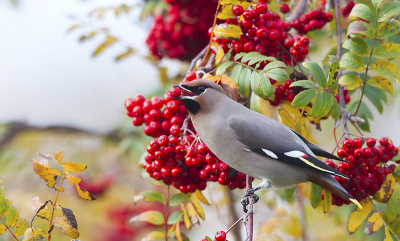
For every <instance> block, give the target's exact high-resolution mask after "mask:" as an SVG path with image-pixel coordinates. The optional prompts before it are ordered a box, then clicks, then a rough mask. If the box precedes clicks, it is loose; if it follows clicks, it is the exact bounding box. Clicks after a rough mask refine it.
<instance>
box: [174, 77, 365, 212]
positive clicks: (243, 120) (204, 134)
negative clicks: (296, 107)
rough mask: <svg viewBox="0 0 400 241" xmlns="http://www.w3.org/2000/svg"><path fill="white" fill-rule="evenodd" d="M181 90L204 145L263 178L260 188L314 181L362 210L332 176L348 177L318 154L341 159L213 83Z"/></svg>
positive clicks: (226, 160) (234, 166)
mask: <svg viewBox="0 0 400 241" xmlns="http://www.w3.org/2000/svg"><path fill="white" fill-rule="evenodd" d="M177 87H179V88H181V89H182V90H183V92H184V93H183V96H182V97H180V98H177V99H179V100H181V101H182V102H183V104H184V105H185V106H186V108H187V109H188V111H189V114H190V117H191V119H192V122H193V126H194V128H195V129H196V131H197V133H198V135H199V136H200V138H201V140H202V141H203V142H204V143H205V144H206V145H207V146H208V147H209V148H210V150H211V151H212V152H213V153H214V154H215V155H216V156H217V157H218V158H220V159H221V160H222V161H224V162H226V163H227V164H228V165H230V166H231V167H233V168H235V169H237V170H238V171H241V172H243V173H245V174H247V175H250V176H253V177H255V178H258V179H261V180H262V181H263V183H262V184H260V186H259V187H258V188H257V189H259V188H261V187H269V186H273V187H276V188H287V187H290V186H293V185H296V184H298V183H302V182H307V181H311V182H314V183H316V184H317V185H320V186H321V187H323V188H326V189H327V190H330V191H331V192H332V193H334V194H336V195H338V196H340V197H342V198H344V199H349V200H350V201H352V202H354V203H355V204H356V205H358V206H360V204H359V203H358V202H357V201H356V200H355V199H354V198H353V197H351V196H350V195H349V194H348V193H347V192H346V190H345V189H344V188H342V187H341V186H340V184H339V183H337V182H336V180H335V179H334V178H333V177H332V175H336V176H340V177H343V178H347V177H346V176H345V175H344V174H342V173H340V172H339V171H337V170H336V169H334V168H332V167H330V166H328V165H326V164H325V163H324V162H322V161H320V160H319V159H318V158H317V157H316V156H315V154H318V155H320V156H325V157H329V158H335V159H339V160H341V159H340V158H337V157H336V156H334V155H332V154H331V153H329V152H326V151H325V150H323V149H322V148H320V147H318V146H316V145H315V144H312V143H310V142H308V141H307V140H306V139H305V138H304V137H302V136H301V135H300V134H298V133H296V132H294V131H292V130H291V129H290V128H289V127H287V126H285V125H283V124H281V123H280V122H278V121H275V120H273V119H271V118H269V117H267V116H264V115H262V114H260V113H257V112H254V111H252V110H250V109H247V108H246V107H244V106H243V105H241V104H239V103H237V102H235V101H234V100H232V99H230V98H229V97H228V96H227V95H226V93H225V91H224V90H223V89H222V88H221V87H220V86H218V85H217V84H215V83H213V82H210V81H206V80H196V81H192V82H190V83H188V84H185V85H181V86H180V85H178V86H177Z"/></svg>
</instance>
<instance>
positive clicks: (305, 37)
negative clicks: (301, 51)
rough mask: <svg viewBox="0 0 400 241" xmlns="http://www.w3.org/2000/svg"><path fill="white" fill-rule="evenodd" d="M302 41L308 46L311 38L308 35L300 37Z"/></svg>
mask: <svg viewBox="0 0 400 241" xmlns="http://www.w3.org/2000/svg"><path fill="white" fill-rule="evenodd" d="M300 42H301V44H302V45H303V46H308V45H309V44H310V39H309V38H308V37H307V36H303V37H301V38H300Z"/></svg>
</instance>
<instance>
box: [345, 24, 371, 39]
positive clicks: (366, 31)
mask: <svg viewBox="0 0 400 241" xmlns="http://www.w3.org/2000/svg"><path fill="white" fill-rule="evenodd" d="M352 33H360V34H363V35H365V36H367V37H368V38H370V39H373V38H374V37H375V35H374V31H373V30H372V27H371V25H370V24H368V23H366V22H363V21H354V22H351V23H350V24H349V26H348V27H347V34H346V36H349V35H350V34H352Z"/></svg>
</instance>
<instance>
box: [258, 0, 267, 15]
mask: <svg viewBox="0 0 400 241" xmlns="http://www.w3.org/2000/svg"><path fill="white" fill-rule="evenodd" d="M267 11H268V6H267V4H265V3H262V2H260V3H258V4H257V6H256V12H257V13H258V14H263V13H266V12H267Z"/></svg>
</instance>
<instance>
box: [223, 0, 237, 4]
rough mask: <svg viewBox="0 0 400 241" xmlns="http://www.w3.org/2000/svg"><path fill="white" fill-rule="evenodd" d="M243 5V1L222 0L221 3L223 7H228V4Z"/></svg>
mask: <svg viewBox="0 0 400 241" xmlns="http://www.w3.org/2000/svg"><path fill="white" fill-rule="evenodd" d="M241 3H242V1H240V0H221V2H220V4H221V5H227V4H234V5H239V4H241Z"/></svg>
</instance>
